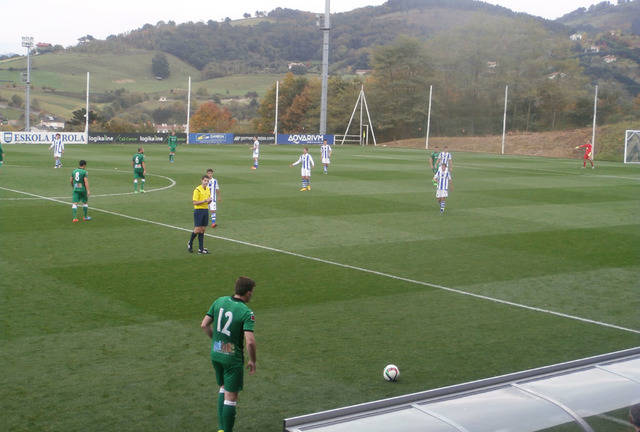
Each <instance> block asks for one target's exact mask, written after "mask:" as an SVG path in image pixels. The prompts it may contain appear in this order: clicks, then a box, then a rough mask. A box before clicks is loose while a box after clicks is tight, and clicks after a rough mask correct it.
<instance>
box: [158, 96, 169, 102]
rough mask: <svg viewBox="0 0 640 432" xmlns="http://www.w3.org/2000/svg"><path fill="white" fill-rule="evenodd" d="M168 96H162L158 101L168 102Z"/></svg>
mask: <svg viewBox="0 0 640 432" xmlns="http://www.w3.org/2000/svg"><path fill="white" fill-rule="evenodd" d="M166 101H167V98H166V97H164V96H162V97H161V98H160V99H158V102H166Z"/></svg>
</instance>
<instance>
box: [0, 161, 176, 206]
mask: <svg viewBox="0 0 640 432" xmlns="http://www.w3.org/2000/svg"><path fill="white" fill-rule="evenodd" d="M13 166H18V165H13ZM22 168H32V167H24V166H23V167H22ZM91 171H108V172H113V171H116V172H117V173H118V174H119V173H123V174H128V173H127V172H125V171H118V170H117V169H114V170H109V169H105V168H92V169H91ZM147 175H148V176H153V177H162V178H163V179H165V180H169V186H164V187H161V188H155V189H147V190H146V191H145V193H151V192H160V191H163V190H167V189H171V188H172V187H174V186H175V185H176V181H175V180H174V179H172V178H171V177H167V176H163V175H160V174H147ZM21 193H22V192H21ZM134 193H135V192H119V193H112V194H97V195H91V198H98V197H111V196H123V195H133V194H134ZM45 198H52V199H61V198H66V197H58V196H54V197H45ZM37 199H42V198H41V197H39V196H36V197H31V198H0V201H30V200H37Z"/></svg>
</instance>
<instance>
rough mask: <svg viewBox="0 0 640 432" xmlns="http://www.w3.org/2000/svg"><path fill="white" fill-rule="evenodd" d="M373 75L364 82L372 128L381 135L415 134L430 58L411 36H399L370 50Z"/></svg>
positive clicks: (421, 120)
mask: <svg viewBox="0 0 640 432" xmlns="http://www.w3.org/2000/svg"><path fill="white" fill-rule="evenodd" d="M371 62H372V64H373V77H372V80H371V82H370V85H368V90H369V92H368V94H369V96H370V97H368V99H369V103H370V107H375V110H374V112H372V113H371V115H372V117H373V119H372V120H373V122H374V128H375V130H376V131H377V132H379V135H380V136H382V137H385V138H392V139H399V138H406V137H411V136H416V134H417V133H418V132H419V129H420V128H421V127H422V125H423V123H424V119H425V118H426V103H425V101H426V92H427V90H428V88H429V83H430V77H431V74H432V73H431V70H430V67H429V64H430V60H429V58H428V57H427V55H426V53H425V51H424V47H423V46H422V45H421V43H420V42H419V41H418V40H416V39H413V38H408V37H399V38H398V39H396V40H395V42H394V43H392V44H391V45H386V46H381V47H377V48H376V49H375V50H374V51H373V58H372V61H371Z"/></svg>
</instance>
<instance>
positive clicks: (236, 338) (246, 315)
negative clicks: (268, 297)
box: [207, 296, 256, 366]
mask: <svg viewBox="0 0 640 432" xmlns="http://www.w3.org/2000/svg"><path fill="white" fill-rule="evenodd" d="M207 315H209V316H210V317H211V318H212V319H213V337H212V338H211V360H213V361H217V362H219V363H222V364H224V365H227V366H230V365H240V366H241V365H243V364H244V332H246V331H250V332H252V331H253V327H254V324H255V321H256V319H255V316H254V315H253V311H252V310H251V309H249V306H247V305H246V304H245V303H244V302H243V301H242V300H240V299H237V298H234V297H229V296H227V297H220V298H219V299H217V300H216V301H214V302H213V304H212V305H211V307H210V308H209V312H207Z"/></svg>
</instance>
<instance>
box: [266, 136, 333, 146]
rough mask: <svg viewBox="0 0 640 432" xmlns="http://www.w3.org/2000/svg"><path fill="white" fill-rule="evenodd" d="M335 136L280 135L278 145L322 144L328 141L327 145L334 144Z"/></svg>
mask: <svg viewBox="0 0 640 432" xmlns="http://www.w3.org/2000/svg"><path fill="white" fill-rule="evenodd" d="M333 138H334V136H333V135H322V134H278V144H302V145H307V144H322V141H323V140H325V139H326V140H327V144H333Z"/></svg>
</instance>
